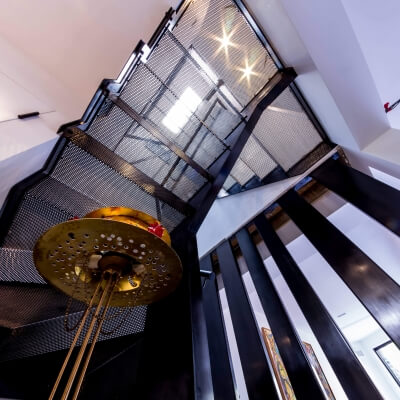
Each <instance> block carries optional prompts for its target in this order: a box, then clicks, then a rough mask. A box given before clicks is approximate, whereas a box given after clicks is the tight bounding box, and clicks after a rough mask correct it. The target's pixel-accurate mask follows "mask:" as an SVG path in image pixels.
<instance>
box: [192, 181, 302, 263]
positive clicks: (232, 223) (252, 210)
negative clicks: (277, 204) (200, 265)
mask: <svg viewBox="0 0 400 400" xmlns="http://www.w3.org/2000/svg"><path fill="white" fill-rule="evenodd" d="M296 181H297V178H290V179H286V180H284V181H280V182H276V183H271V184H270V185H267V186H262V187H259V188H256V189H252V190H248V191H246V192H242V193H238V194H235V195H233V196H227V197H223V198H221V199H217V200H216V201H215V202H214V203H213V205H212V207H211V209H210V211H209V213H208V214H207V217H206V219H205V220H204V222H203V224H202V225H201V227H200V229H199V231H198V232H197V246H198V251H199V257H202V256H203V255H204V254H206V253H208V252H209V251H210V250H211V249H212V248H214V247H215V246H216V245H217V244H218V243H220V242H222V241H223V240H224V239H226V238H228V237H230V236H231V235H232V233H233V232H236V231H237V230H238V229H239V228H240V227H241V226H243V224H245V223H246V221H250V220H251V219H252V218H253V217H254V216H255V215H257V214H259V213H260V212H261V211H262V210H263V209H265V207H266V206H267V205H268V204H270V203H271V202H272V201H274V199H275V198H276V196H279V194H280V193H282V191H284V190H286V189H287V188H289V187H290V186H291V185H292V184H293V183H294V182H296Z"/></svg>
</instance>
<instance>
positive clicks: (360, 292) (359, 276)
mask: <svg viewBox="0 0 400 400" xmlns="http://www.w3.org/2000/svg"><path fill="white" fill-rule="evenodd" d="M278 202H279V204H281V206H282V207H283V209H284V210H285V211H286V212H287V214H288V215H289V217H290V218H291V219H292V220H293V222H294V223H295V224H296V225H297V226H298V227H299V229H300V230H301V231H302V232H303V233H304V235H306V237H307V238H308V239H309V240H310V242H311V243H312V244H313V245H314V246H315V247H316V248H317V250H318V251H319V252H320V253H321V255H322V256H323V257H324V258H325V260H326V261H327V262H328V263H329V264H330V266H331V267H332V268H333V269H334V270H335V272H336V273H337V274H338V275H339V276H340V277H341V278H342V279H343V281H344V282H345V283H346V285H347V286H348V287H349V288H350V289H351V290H352V292H353V293H354V294H355V295H356V296H357V298H358V299H359V300H360V301H361V303H362V304H363V305H364V306H365V308H366V309H367V310H368V311H369V312H370V313H371V315H372V317H373V318H375V320H376V321H377V322H378V323H379V325H380V326H381V327H382V329H384V330H385V332H386V333H387V334H388V336H389V337H390V338H391V339H392V340H393V342H395V343H396V345H397V346H398V347H400V287H399V286H398V285H397V284H396V282H395V281H393V279H391V278H390V276H388V275H387V274H386V273H385V272H384V271H382V270H381V269H380V268H379V266H378V265H377V264H375V263H374V262H373V261H372V260H371V259H370V258H369V257H368V256H367V255H366V254H365V253H363V252H362V251H361V250H360V249H359V248H358V247H357V246H356V245H355V244H354V243H353V242H352V241H350V240H349V239H348V238H347V237H346V236H345V235H343V234H342V233H341V232H340V231H339V229H337V228H336V227H335V226H334V225H332V224H331V223H330V222H329V221H328V220H327V219H326V218H325V217H324V216H323V215H321V214H320V213H319V212H318V211H317V210H316V209H315V208H314V207H313V206H312V205H311V204H309V203H308V202H307V201H306V200H304V199H303V198H302V197H300V196H299V195H298V194H297V193H296V192H295V191H294V190H293V189H292V190H290V191H289V192H287V193H286V194H285V195H284V196H282V197H281V198H280V199H279V201H278Z"/></svg>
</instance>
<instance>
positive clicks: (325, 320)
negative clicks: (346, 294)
mask: <svg viewBox="0 0 400 400" xmlns="http://www.w3.org/2000/svg"><path fill="white" fill-rule="evenodd" d="M254 223H255V226H256V228H257V231H258V232H259V234H260V235H261V238H262V239H263V241H264V243H265V244H266V246H267V248H268V250H269V251H270V253H271V256H272V258H273V259H274V261H275V263H276V264H277V266H278V268H279V270H280V272H281V273H282V275H283V277H284V279H285V281H286V283H287V285H288V286H289V289H290V291H291V292H292V294H293V296H294V297H295V299H296V301H297V303H298V304H299V306H300V308H301V310H302V312H303V313H304V316H305V317H306V319H307V321H308V323H309V324H310V327H311V330H312V331H313V332H314V334H315V336H316V338H317V340H318V342H319V344H320V345H321V347H322V349H323V351H324V352H325V355H326V356H327V358H328V360H329V362H330V364H331V366H332V368H333V370H334V372H335V373H336V375H337V377H338V379H339V381H340V383H341V384H342V386H343V389H344V391H345V392H346V395H347V396H348V397H349V398H350V399H351V400H359V399H367V398H368V399H371V400H372V399H381V396H380V395H379V393H377V390H376V388H375V387H374V385H373V383H372V382H371V380H370V378H369V377H368V375H367V374H366V372H365V371H364V369H363V368H362V366H361V364H360V362H359V361H358V359H357V357H356V355H355V354H354V352H353V351H352V349H351V347H350V346H349V344H348V343H347V341H346V339H345V338H344V336H343V334H342V333H341V331H340V329H339V328H338V326H337V325H336V324H335V322H334V321H333V319H332V317H331V316H330V314H329V312H328V311H327V309H326V308H325V307H324V305H323V304H322V302H321V300H320V299H319V297H318V295H317V294H316V293H315V291H314V289H313V288H312V286H311V285H310V283H309V282H308V281H307V279H306V277H305V276H304V275H303V273H302V272H301V270H300V268H299V267H298V265H297V264H296V262H295V261H294V259H293V257H292V256H291V255H290V253H289V251H288V250H287V249H286V246H285V245H284V244H283V243H282V241H281V240H280V238H279V237H278V235H277V233H276V232H275V230H274V229H273V228H272V226H271V224H270V223H269V221H268V220H267V218H266V217H265V215H264V213H261V214H260V215H258V216H257V217H256V218H255V219H254ZM273 333H274V335H275V331H274V330H273ZM277 345H278V348H279V349H280V343H279V341H277Z"/></svg>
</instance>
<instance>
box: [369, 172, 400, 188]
mask: <svg viewBox="0 0 400 400" xmlns="http://www.w3.org/2000/svg"><path fill="white" fill-rule="evenodd" d="M369 169H370V170H371V174H372V176H373V177H374V178H375V179H377V180H378V181H381V182H383V183H386V185H389V186H391V187H393V188H395V189H397V190H400V179H399V178H396V177H394V176H392V175H390V174H387V173H386V172H383V171H380V170H379V169H376V168H373V167H369Z"/></svg>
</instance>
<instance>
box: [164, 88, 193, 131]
mask: <svg viewBox="0 0 400 400" xmlns="http://www.w3.org/2000/svg"><path fill="white" fill-rule="evenodd" d="M200 103H201V98H200V97H199V96H198V95H197V93H196V92H195V91H194V90H193V89H192V88H191V87H188V88H186V89H185V91H184V92H183V93H182V95H181V97H180V98H179V99H178V100H177V102H176V103H175V104H174V105H173V106H172V107H171V109H170V110H169V111H168V113H167V115H166V116H165V117H164V119H163V120H162V123H163V124H164V125H165V126H166V127H167V128H168V129H169V130H170V131H171V132H172V133H175V134H178V133H179V132H180V131H181V129H182V128H183V127H184V126H185V125H186V123H187V122H188V121H189V118H190V116H191V115H192V114H193V113H194V112H195V111H196V109H197V107H198V106H199V104H200Z"/></svg>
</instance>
